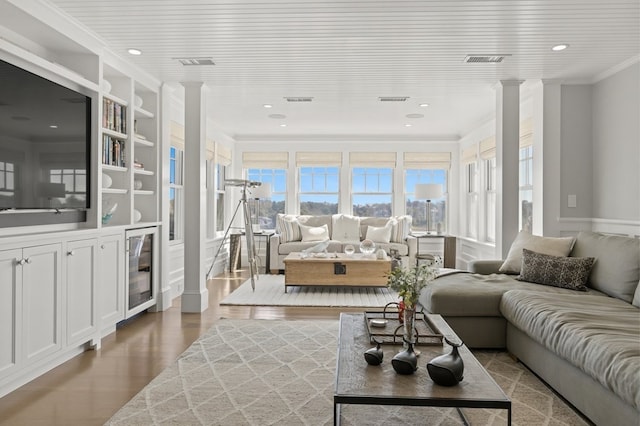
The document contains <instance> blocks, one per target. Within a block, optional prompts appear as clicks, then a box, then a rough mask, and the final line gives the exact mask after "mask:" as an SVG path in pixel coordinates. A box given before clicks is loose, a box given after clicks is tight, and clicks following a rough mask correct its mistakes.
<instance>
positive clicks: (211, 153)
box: [206, 139, 216, 161]
mask: <svg viewBox="0 0 640 426" xmlns="http://www.w3.org/2000/svg"><path fill="white" fill-rule="evenodd" d="M215 154H216V143H215V142H214V141H213V139H207V154H206V156H207V161H213V159H214V158H215Z"/></svg>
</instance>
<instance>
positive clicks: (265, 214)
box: [247, 168, 287, 229]
mask: <svg viewBox="0 0 640 426" xmlns="http://www.w3.org/2000/svg"><path fill="white" fill-rule="evenodd" d="M247 179H248V180H251V181H257V182H262V183H268V184H270V185H271V198H270V199H266V200H259V206H258V207H257V208H258V211H259V212H260V214H259V221H260V228H261V229H275V227H276V215H277V214H278V213H284V212H285V198H286V195H287V171H286V170H285V169H269V168H267V169H258V168H255V169H254V168H251V169H248V170H247Z"/></svg>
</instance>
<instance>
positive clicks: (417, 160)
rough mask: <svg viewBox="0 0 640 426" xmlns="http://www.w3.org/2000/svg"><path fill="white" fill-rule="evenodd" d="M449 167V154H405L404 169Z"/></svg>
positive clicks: (447, 168)
mask: <svg viewBox="0 0 640 426" xmlns="http://www.w3.org/2000/svg"><path fill="white" fill-rule="evenodd" d="M450 167H451V153H450V152H405V153H404V168H405V169H444V170H449V168H450Z"/></svg>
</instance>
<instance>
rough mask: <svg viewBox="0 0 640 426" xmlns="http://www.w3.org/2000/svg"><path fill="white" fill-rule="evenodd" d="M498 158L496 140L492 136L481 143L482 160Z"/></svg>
mask: <svg viewBox="0 0 640 426" xmlns="http://www.w3.org/2000/svg"><path fill="white" fill-rule="evenodd" d="M495 156H496V138H495V136H491V137H490V138H486V139H483V140H481V141H480V158H482V159H483V160H489V159H490V158H494V157H495Z"/></svg>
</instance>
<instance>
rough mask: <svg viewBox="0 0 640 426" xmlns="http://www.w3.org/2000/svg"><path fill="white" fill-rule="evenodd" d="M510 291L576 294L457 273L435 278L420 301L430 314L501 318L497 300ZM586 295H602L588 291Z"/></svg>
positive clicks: (499, 277) (503, 278) (509, 277)
mask: <svg viewBox="0 0 640 426" xmlns="http://www.w3.org/2000/svg"><path fill="white" fill-rule="evenodd" d="M509 290H530V291H538V292H543V293H552V294H562V293H565V294H567V293H568V294H575V292H574V291H573V290H567V289H564V288H559V287H549V286H544V285H539V284H534V283H528V282H525V281H518V280H516V279H515V276H513V275H506V274H490V275H480V274H471V273H467V272H457V273H452V274H448V275H444V276H440V277H438V278H436V279H435V280H434V281H433V282H432V283H431V284H429V285H428V286H427V287H426V288H425V289H424V290H422V293H421V294H420V299H419V300H420V304H421V305H422V306H423V307H424V308H425V309H426V310H427V311H428V312H430V313H432V314H441V315H443V316H456V317H502V314H501V313H500V300H501V299H502V295H503V294H504V293H506V292H507V291H509ZM580 294H584V293H580ZM586 294H600V295H602V293H599V292H597V291H595V290H593V289H589V288H588V289H587V293H586Z"/></svg>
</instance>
